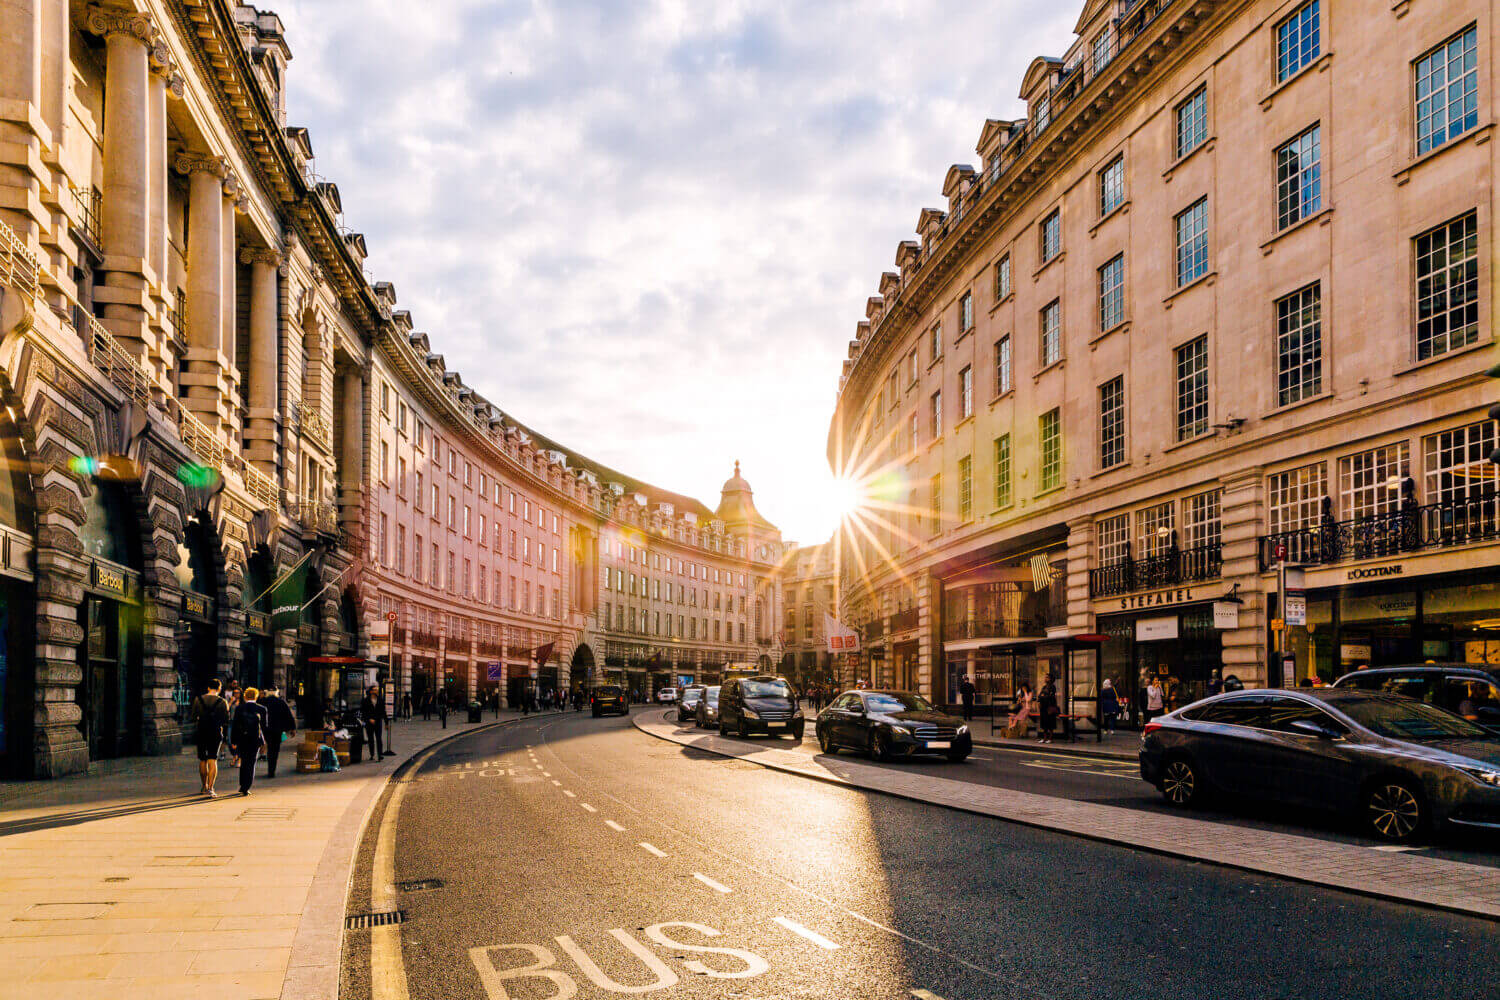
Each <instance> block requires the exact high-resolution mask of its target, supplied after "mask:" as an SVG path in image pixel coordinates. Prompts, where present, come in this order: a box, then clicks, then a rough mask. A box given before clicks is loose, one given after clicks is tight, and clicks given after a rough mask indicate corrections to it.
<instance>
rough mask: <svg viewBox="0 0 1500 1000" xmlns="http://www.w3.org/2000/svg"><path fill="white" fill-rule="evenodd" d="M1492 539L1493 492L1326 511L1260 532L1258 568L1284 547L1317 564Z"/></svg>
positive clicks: (1496, 519)
mask: <svg viewBox="0 0 1500 1000" xmlns="http://www.w3.org/2000/svg"><path fill="white" fill-rule="evenodd" d="M1495 539H1500V493H1496V492H1493V491H1491V492H1488V493H1484V494H1482V495H1480V496H1476V497H1465V498H1459V499H1455V500H1445V501H1443V502H1442V503H1430V504H1426V505H1424V506H1420V507H1419V506H1417V505H1416V504H1414V503H1412V504H1408V506H1407V507H1406V508H1405V509H1403V510H1393V511H1387V512H1385V513H1381V514H1368V515H1365V516H1364V517H1357V518H1352V519H1350V520H1347V521H1335V520H1333V518H1332V517H1331V516H1326V515H1325V517H1324V519H1323V522H1322V524H1319V525H1317V526H1313V527H1307V528H1299V529H1297V530H1295V531H1281V532H1277V533H1275V534H1270V535H1263V536H1261V539H1260V553H1259V555H1260V568H1261V570H1262V571H1265V570H1268V569H1270V568H1271V567H1273V566H1275V565H1276V561H1277V559H1276V556H1277V551H1278V549H1281V548H1282V547H1283V546H1284V547H1285V554H1286V560H1287V562H1290V563H1300V564H1302V565H1309V566H1318V565H1326V564H1329V563H1340V562H1352V561H1356V560H1360V559H1380V558H1383V557H1386V556H1394V555H1401V554H1404V553H1410V552H1422V551H1426V550H1432V549H1447V548H1455V547H1457V546H1461V545H1473V544H1476V543H1479V542H1488V541H1494V540H1495Z"/></svg>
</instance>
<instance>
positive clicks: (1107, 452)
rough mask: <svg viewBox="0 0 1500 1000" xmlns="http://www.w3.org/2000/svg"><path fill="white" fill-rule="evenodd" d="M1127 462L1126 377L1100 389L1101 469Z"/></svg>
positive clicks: (1121, 376) (1111, 380)
mask: <svg viewBox="0 0 1500 1000" xmlns="http://www.w3.org/2000/svg"><path fill="white" fill-rule="evenodd" d="M1123 461H1125V376H1123V375H1116V376H1115V377H1114V378H1112V379H1110V380H1109V381H1108V382H1106V383H1104V384H1103V385H1101V386H1100V387H1099V468H1101V469H1110V468H1113V467H1115V466H1116V465H1119V464H1120V463H1121V462H1123Z"/></svg>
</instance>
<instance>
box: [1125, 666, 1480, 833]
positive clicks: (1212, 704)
mask: <svg viewBox="0 0 1500 1000" xmlns="http://www.w3.org/2000/svg"><path fill="white" fill-rule="evenodd" d="M1140 761H1141V777H1142V778H1144V779H1145V780H1146V781H1148V782H1150V783H1151V784H1153V785H1155V786H1156V787H1157V788H1158V789H1160V791H1161V793H1162V795H1164V796H1165V797H1166V799H1167V801H1168V802H1171V803H1172V804H1173V805H1179V806H1188V805H1192V804H1193V803H1195V802H1197V801H1198V800H1199V799H1200V798H1202V797H1203V796H1204V795H1205V793H1209V792H1218V793H1223V794H1225V795H1231V796H1237V797H1245V798H1256V799H1264V800H1268V801H1273V802H1280V803H1287V804H1290V805H1297V806H1306V807H1311V808H1317V809H1332V810H1334V811H1336V812H1339V813H1341V814H1344V815H1347V816H1351V817H1354V818H1355V819H1357V820H1358V822H1359V823H1360V825H1361V826H1362V827H1363V828H1364V830H1365V831H1366V832H1368V833H1370V834H1372V835H1374V836H1375V837H1378V838H1380V839H1382V840H1391V841H1398V842H1399V841H1406V840H1412V839H1414V838H1416V837H1419V836H1421V835H1423V834H1424V833H1425V832H1427V831H1429V830H1433V829H1439V828H1441V827H1443V826H1444V825H1445V824H1454V825H1457V826H1468V827H1488V828H1490V829H1500V738H1497V737H1496V736H1495V734H1494V733H1492V732H1490V731H1489V730H1487V729H1485V728H1483V727H1482V726H1479V725H1476V724H1475V723H1473V722H1470V721H1468V720H1467V719H1464V718H1462V717H1460V716H1458V715H1455V714H1453V713H1452V712H1449V711H1447V710H1446V709H1443V708H1439V707H1438V706H1436V705H1429V704H1427V703H1426V702H1421V701H1417V700H1415V699H1412V698H1408V697H1405V696H1404V695H1399V694H1390V693H1386V692H1381V691H1364V690H1360V689H1359V688H1358V687H1354V686H1350V685H1346V686H1339V687H1331V688H1321V689H1299V690H1295V691H1292V690H1275V689H1273V690H1259V691H1237V692H1235V693H1233V694H1223V695H1216V696H1214V697H1212V698H1206V699H1204V700H1203V701H1199V702H1195V703H1194V704H1192V705H1189V706H1187V707H1186V708H1180V709H1178V710H1177V711H1175V712H1169V713H1167V714H1166V715H1164V716H1162V717H1161V718H1159V719H1156V720H1154V721H1152V722H1149V723H1147V724H1146V728H1145V731H1144V732H1143V734H1142V736H1141V753H1140Z"/></svg>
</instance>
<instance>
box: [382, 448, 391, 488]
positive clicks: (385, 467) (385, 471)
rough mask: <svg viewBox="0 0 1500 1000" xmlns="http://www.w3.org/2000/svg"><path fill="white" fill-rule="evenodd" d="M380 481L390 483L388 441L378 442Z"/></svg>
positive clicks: (389, 450)
mask: <svg viewBox="0 0 1500 1000" xmlns="http://www.w3.org/2000/svg"><path fill="white" fill-rule="evenodd" d="M380 481H381V482H382V483H389V482H390V481H391V446H390V442H388V441H382V442H380Z"/></svg>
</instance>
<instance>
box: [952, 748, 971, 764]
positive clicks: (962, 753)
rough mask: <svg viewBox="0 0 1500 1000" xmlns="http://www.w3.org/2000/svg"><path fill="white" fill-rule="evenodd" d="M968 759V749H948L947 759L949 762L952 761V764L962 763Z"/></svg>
mask: <svg viewBox="0 0 1500 1000" xmlns="http://www.w3.org/2000/svg"><path fill="white" fill-rule="evenodd" d="M968 759H969V754H968V751H966V750H950V751H948V761H949V763H952V764H962V763H963V762H964V761H966V760H968Z"/></svg>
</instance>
